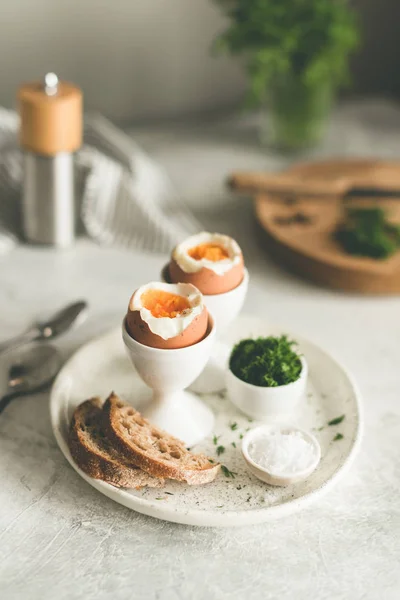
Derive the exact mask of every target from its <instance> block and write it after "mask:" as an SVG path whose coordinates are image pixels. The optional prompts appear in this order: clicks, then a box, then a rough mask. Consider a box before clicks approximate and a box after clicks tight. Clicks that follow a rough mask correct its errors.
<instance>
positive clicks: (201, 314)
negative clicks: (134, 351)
mask: <svg viewBox="0 0 400 600" xmlns="http://www.w3.org/2000/svg"><path fill="white" fill-rule="evenodd" d="M126 328H127V331H128V333H129V335H131V337H132V338H133V339H135V340H136V341H137V342H139V343H141V344H143V345H145V346H150V347H152V348H160V349H163V350H174V349H177V348H184V347H187V346H192V345H193V344H196V343H197V342H200V341H201V340H202V339H203V338H204V337H205V335H206V333H207V329H208V312H207V308H206V307H205V305H204V303H203V296H202V294H201V292H199V290H198V289H197V288H195V287H194V286H193V285H191V284H187V283H178V284H171V283H161V282H152V283H149V284H147V285H144V286H141V287H140V288H139V289H138V290H136V292H135V293H134V294H133V296H132V297H131V299H130V302H129V306H128V313H127V317H126Z"/></svg>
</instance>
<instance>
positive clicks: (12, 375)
mask: <svg viewBox="0 0 400 600" xmlns="http://www.w3.org/2000/svg"><path fill="white" fill-rule="evenodd" d="M61 364H62V361H61V356H60V354H59V353H58V350H57V349H56V348H55V347H54V346H51V345H50V344H44V345H41V344H29V345H27V346H25V347H24V348H20V349H19V350H18V352H16V353H15V357H11V358H10V365H9V367H8V374H7V384H6V390H5V393H4V394H3V395H2V396H1V397H0V413H2V412H3V410H4V409H5V408H6V406H8V404H9V403H10V402H11V400H13V399H14V398H17V397H18V396H22V395H25V394H33V393H34V392H39V391H41V390H43V389H45V388H46V387H47V386H48V385H49V384H50V383H51V382H52V381H53V379H54V377H55V376H56V375H57V373H58V371H59V370H60V368H61Z"/></svg>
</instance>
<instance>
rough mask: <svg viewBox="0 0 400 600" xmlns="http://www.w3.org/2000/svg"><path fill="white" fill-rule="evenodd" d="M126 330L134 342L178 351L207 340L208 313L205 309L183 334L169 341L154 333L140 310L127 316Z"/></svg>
mask: <svg viewBox="0 0 400 600" xmlns="http://www.w3.org/2000/svg"><path fill="white" fill-rule="evenodd" d="M126 329H127V331H128V333H129V335H130V336H131V337H133V339H134V340H136V341H137V342H139V343H140V344H143V345H144V346H150V347H151V348H160V349H161V350H176V349H178V348H186V347H187V346H193V344H197V342H200V341H201V340H202V339H204V338H205V336H206V333H207V329H208V312H207V308H206V307H204V308H203V310H202V312H201V313H200V314H199V315H197V316H196V317H195V318H194V319H193V321H192V322H191V323H190V325H188V327H186V329H185V330H184V331H182V333H180V334H179V335H176V336H174V337H172V338H169V339H168V340H164V338H162V337H160V336H159V335H157V334H156V333H153V332H152V331H151V329H150V327H149V326H148V324H147V323H146V322H145V321H143V319H142V317H141V316H140V311H139V310H130V308H128V313H127V316H126Z"/></svg>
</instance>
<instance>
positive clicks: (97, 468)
mask: <svg viewBox="0 0 400 600" xmlns="http://www.w3.org/2000/svg"><path fill="white" fill-rule="evenodd" d="M68 445H69V449H70V452H71V456H72V458H73V459H74V461H75V462H76V464H77V465H78V467H79V468H80V469H82V471H84V472H85V473H86V474H87V475H89V476H90V477H93V478H94V479H101V480H103V481H106V482H107V483H110V484H112V485H114V486H116V487H123V488H136V489H139V488H141V487H145V486H149V487H162V485H163V484H164V481H163V479H160V478H155V477H152V476H151V475H149V474H148V473H145V472H144V471H142V470H141V469H139V468H137V467H136V466H135V465H134V464H133V463H132V462H130V461H128V460H127V459H126V457H124V456H123V455H122V454H121V455H120V454H119V453H118V452H117V451H116V450H115V449H114V448H112V447H111V445H110V443H109V441H108V440H107V439H106V438H105V437H104V433H103V430H102V402H101V400H100V398H91V399H90V400H86V401H85V402H83V403H82V404H80V405H79V406H78V407H77V408H76V410H75V412H74V414H73V416H72V421H71V426H70V431H69V439H68Z"/></svg>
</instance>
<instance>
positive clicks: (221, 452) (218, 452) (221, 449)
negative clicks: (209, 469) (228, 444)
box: [217, 446, 225, 456]
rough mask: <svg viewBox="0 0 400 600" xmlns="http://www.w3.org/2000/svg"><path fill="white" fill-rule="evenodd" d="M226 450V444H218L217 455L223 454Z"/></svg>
mask: <svg viewBox="0 0 400 600" xmlns="http://www.w3.org/2000/svg"><path fill="white" fill-rule="evenodd" d="M224 452H225V447H224V446H218V447H217V456H221V454H223V453H224Z"/></svg>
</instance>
